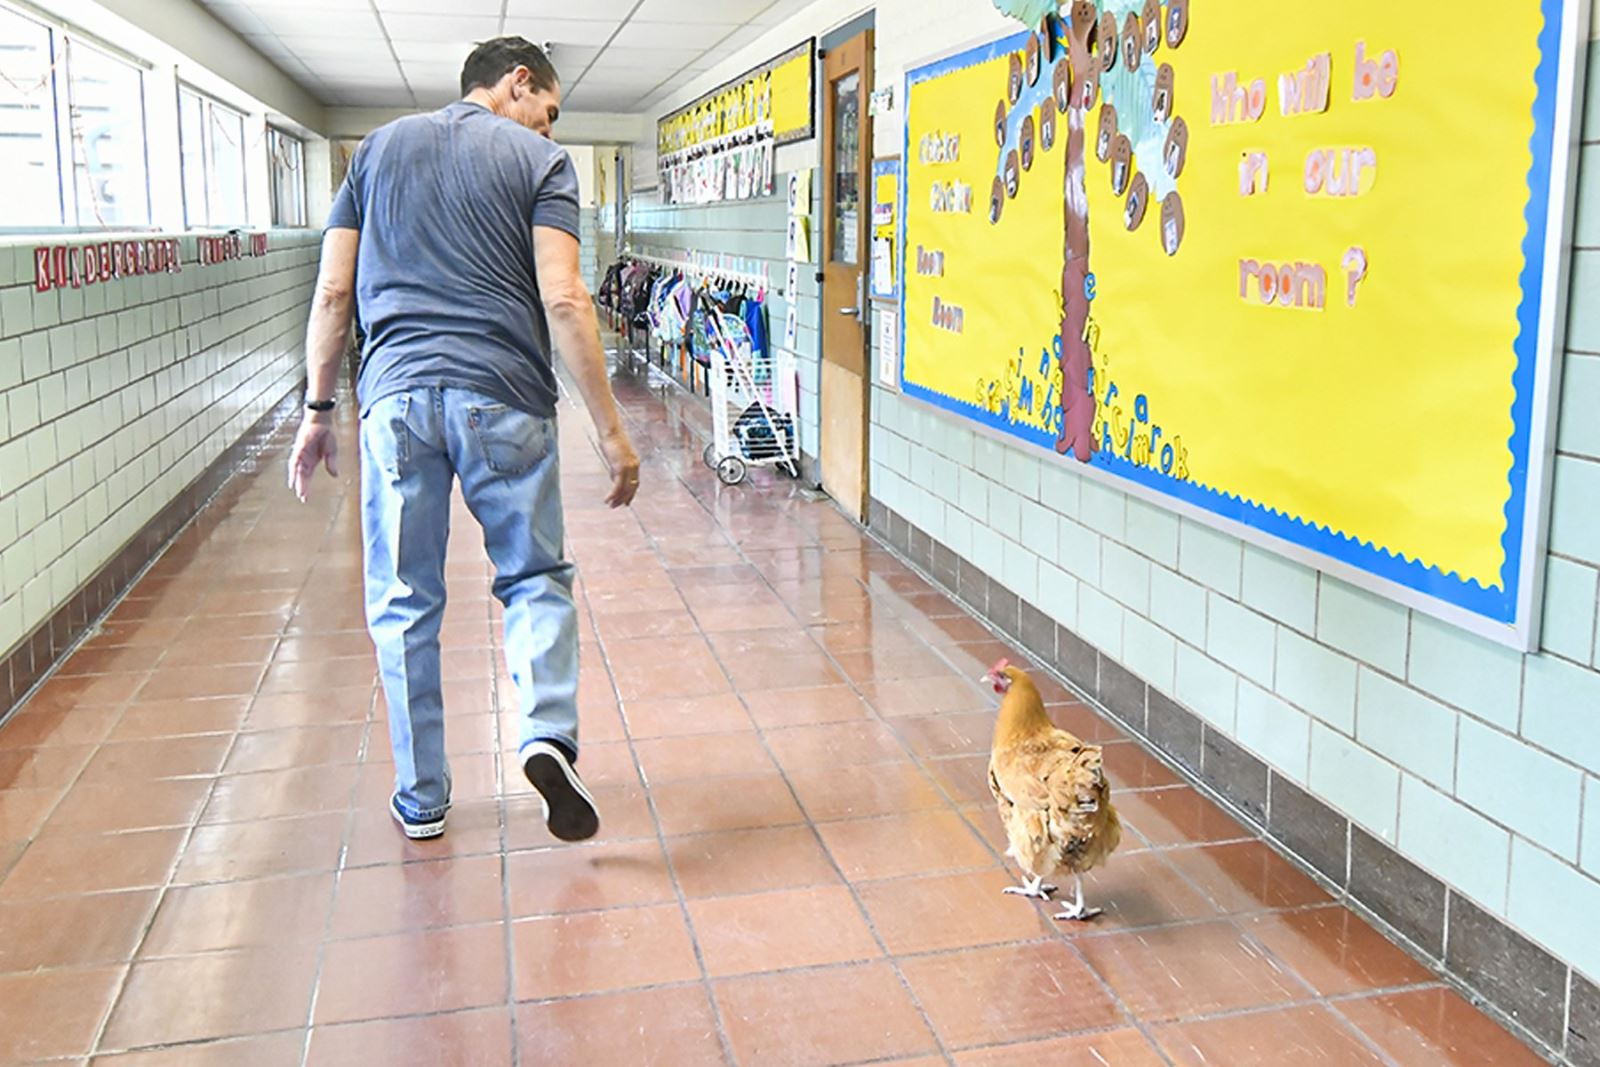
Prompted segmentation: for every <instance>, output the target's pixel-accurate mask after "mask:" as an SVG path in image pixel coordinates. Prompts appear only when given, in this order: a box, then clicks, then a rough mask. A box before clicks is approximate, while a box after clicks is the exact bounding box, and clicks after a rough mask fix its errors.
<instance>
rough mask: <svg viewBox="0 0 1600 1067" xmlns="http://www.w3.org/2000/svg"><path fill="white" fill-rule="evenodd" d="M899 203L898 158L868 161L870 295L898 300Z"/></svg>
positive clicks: (878, 298) (881, 298) (882, 298)
mask: <svg viewBox="0 0 1600 1067" xmlns="http://www.w3.org/2000/svg"><path fill="white" fill-rule="evenodd" d="M899 206H900V160H898V159H876V160H873V162H872V298H873V299H874V300H898V299H899V297H900V285H899V271H898V269H897V266H896V263H895V247H896V244H897V242H896V227H895V221H896V219H897V218H898V216H899Z"/></svg>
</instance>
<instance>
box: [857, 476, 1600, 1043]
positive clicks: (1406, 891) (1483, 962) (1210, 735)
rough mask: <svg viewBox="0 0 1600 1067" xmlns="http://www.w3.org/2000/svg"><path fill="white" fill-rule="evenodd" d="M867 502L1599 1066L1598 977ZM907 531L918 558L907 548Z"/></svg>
mask: <svg viewBox="0 0 1600 1067" xmlns="http://www.w3.org/2000/svg"><path fill="white" fill-rule="evenodd" d="M871 515H872V521H873V523H874V528H873V532H874V533H875V534H876V535H877V536H878V537H879V538H881V539H883V540H884V541H886V542H887V543H888V544H889V545H890V547H892V548H894V549H895V550H897V551H899V552H900V553H901V554H902V555H903V556H906V557H907V558H908V559H910V560H911V562H913V563H915V564H916V565H917V566H919V567H921V568H922V570H923V571H924V573H926V574H928V575H930V576H931V577H932V578H933V579H934V581H935V582H937V583H938V584H939V585H940V586H942V587H943V588H944V589H945V590H946V591H947V592H948V593H950V594H951V595H953V596H955V597H956V598H957V599H959V600H961V601H962V602H963V603H965V604H966V605H967V606H968V607H969V608H971V609H972V610H973V611H975V612H977V613H978V614H980V615H982V616H983V617H984V618H985V619H986V620H987V621H988V622H989V623H990V624H991V625H993V626H994V627H995V628H996V629H998V630H1001V631H1002V632H1003V633H1005V634H1006V635H1007V636H1008V637H1010V638H1011V639H1013V640H1016V641H1018V642H1019V643H1020V644H1021V645H1022V646H1023V647H1024V648H1026V649H1027V650H1028V651H1029V652H1030V653H1031V654H1033V655H1034V656H1035V657H1037V658H1038V659H1039V660H1041V661H1043V662H1044V663H1046V664H1047V665H1048V666H1050V667H1051V668H1053V669H1054V670H1055V671H1056V672H1057V673H1059V674H1060V675H1061V676H1063V677H1065V678H1066V679H1067V680H1068V681H1069V682H1071V683H1072V684H1073V686H1075V687H1076V688H1077V689H1079V690H1080V691H1081V692H1083V693H1084V694H1086V695H1087V696H1089V697H1090V698H1092V699H1093V700H1095V701H1097V702H1098V703H1099V704H1100V705H1101V706H1102V707H1104V708H1105V710H1106V711H1108V712H1110V714H1111V715H1112V716H1113V717H1114V718H1116V719H1118V720H1119V721H1121V722H1122V723H1123V724H1124V725H1126V726H1128V727H1129V728H1130V729H1132V730H1133V731H1134V732H1135V733H1137V734H1138V735H1139V736H1140V737H1141V739H1143V740H1144V741H1145V742H1146V743H1147V744H1149V745H1151V746H1152V747H1154V748H1155V749H1157V750H1159V751H1160V752H1162V753H1164V754H1165V755H1166V756H1167V758H1168V759H1169V760H1170V761H1171V762H1172V763H1174V764H1176V765H1177V766H1178V767H1179V768H1180V769H1181V770H1183V771H1185V772H1187V773H1188V774H1189V775H1190V776H1192V777H1193V778H1194V779H1196V780H1198V781H1200V782H1202V783H1204V784H1205V785H1207V786H1209V787H1210V788H1211V789H1212V790H1214V791H1215V792H1216V793H1217V794H1219V795H1220V796H1222V797H1223V798H1224V799H1225V800H1227V801H1228V802H1229V803H1230V804H1231V805H1232V806H1233V807H1234V808H1235V809H1236V810H1237V811H1238V812H1240V813H1242V814H1243V815H1244V816H1245V817H1246V818H1247V819H1253V820H1255V821H1256V822H1257V823H1259V824H1260V825H1261V826H1262V827H1263V828H1264V830H1265V835H1266V837H1267V840H1268V841H1269V842H1270V843H1272V844H1274V845H1275V846H1277V847H1278V848H1279V849H1280V850H1282V851H1284V852H1287V853H1289V854H1290V855H1291V856H1292V857H1294V858H1296V859H1298V860H1299V861H1300V862H1301V863H1303V864H1305V865H1306V866H1308V867H1310V868H1312V869H1314V870H1315V871H1317V872H1319V873H1320V874H1321V875H1322V876H1323V877H1324V878H1326V879H1327V880H1328V881H1329V882H1331V883H1332V884H1333V885H1334V887H1335V888H1336V889H1338V890H1342V891H1344V893H1345V894H1346V895H1347V897H1348V899H1350V900H1351V901H1353V902H1354V903H1356V904H1357V905H1359V906H1360V907H1361V908H1364V909H1366V910H1367V911H1368V912H1370V913H1371V914H1372V915H1374V916H1376V917H1377V918H1378V919H1379V920H1380V921H1381V922H1382V923H1384V924H1387V925H1388V926H1389V927H1390V928H1391V929H1392V930H1393V931H1394V932H1395V933H1396V934H1398V935H1399V936H1400V937H1401V938H1403V939H1405V940H1406V941H1409V942H1410V943H1411V945H1412V946H1413V948H1414V950H1415V951H1416V952H1417V953H1420V955H1421V957H1422V958H1423V959H1424V961H1425V962H1427V963H1429V964H1430V965H1431V966H1432V967H1433V968H1434V969H1435V970H1438V971H1440V972H1442V973H1443V974H1445V975H1446V976H1447V977H1449V978H1451V979H1453V980H1454V981H1456V982H1458V983H1460V984H1461V985H1463V986H1465V987H1466V988H1467V989H1468V990H1469V991H1471V992H1472V993H1474V994H1476V995H1477V996H1478V997H1480V998H1481V999H1482V1000H1483V1001H1484V1002H1486V1003H1487V1004H1488V1005H1489V1007H1490V1008H1491V1009H1492V1010H1494V1011H1496V1012H1499V1013H1500V1014H1501V1015H1502V1016H1504V1017H1508V1018H1510V1019H1511V1020H1513V1021H1514V1023H1515V1024H1516V1025H1517V1026H1519V1027H1521V1028H1522V1029H1523V1030H1524V1031H1526V1034H1528V1035H1532V1037H1533V1038H1534V1040H1535V1041H1536V1042H1543V1043H1544V1044H1545V1045H1547V1046H1548V1049H1554V1050H1556V1053H1557V1055H1558V1057H1559V1058H1560V1061H1561V1062H1562V1063H1566V1064H1570V1065H1571V1067H1600V987H1597V986H1596V985H1595V984H1594V983H1592V982H1590V981H1588V980H1587V979H1585V978H1584V977H1583V976H1582V975H1580V974H1578V973H1577V972H1576V971H1574V970H1573V969H1571V968H1570V967H1568V966H1567V965H1566V964H1564V963H1562V962H1561V961H1560V960H1558V959H1556V958H1555V957H1554V956H1552V955H1550V954H1549V953H1548V952H1545V951H1544V950H1543V949H1541V948H1539V947H1538V946H1537V945H1535V944H1533V943H1532V942H1531V941H1529V940H1528V939H1526V938H1524V937H1522V936H1521V935H1520V934H1518V933H1517V932H1516V931H1514V930H1512V929H1511V927H1510V926H1508V925H1507V924H1506V923H1504V922H1503V921H1502V920H1500V919H1499V918H1497V917H1495V916H1493V915H1490V914H1489V913H1487V912H1485V911H1483V910H1482V909H1481V908H1478V907H1476V906H1475V905H1473V904H1472V903H1470V902H1469V901H1467V900H1465V899H1464V898H1462V897H1461V896H1459V895H1457V894H1455V893H1453V892H1451V891H1450V890H1449V888H1448V887H1447V886H1446V885H1445V884H1444V883H1443V882H1441V881H1440V880H1439V879H1437V878H1435V877H1433V876H1432V875H1430V874H1428V873H1427V872H1426V871H1424V870H1422V868H1420V867H1418V866H1417V865H1416V864H1414V863H1412V862H1411V861H1410V860H1407V859H1406V858H1405V857H1403V856H1401V855H1400V853H1399V852H1397V851H1396V850H1395V849H1393V848H1391V847H1390V846H1389V845H1387V844H1385V843H1384V842H1382V841H1380V840H1378V839H1377V838H1375V837H1373V836H1372V835H1370V834H1368V833H1366V832H1365V831H1363V830H1361V829H1360V828H1359V827H1356V826H1355V825H1354V824H1352V823H1351V822H1350V820H1349V819H1347V818H1346V817H1345V816H1343V815H1341V814H1340V813H1339V812H1338V811H1336V810H1335V809H1334V808H1333V807H1331V806H1330V805H1328V804H1326V803H1325V802H1323V801H1322V800H1319V799H1318V798H1317V797H1314V796H1312V795H1311V794H1310V793H1308V792H1307V791H1306V790H1304V789H1302V788H1301V787H1300V786H1299V785H1297V784H1295V783H1294V782H1292V781H1290V780H1288V779H1287V778H1284V777H1283V776H1282V775H1280V774H1278V773H1277V772H1275V771H1273V770H1272V769H1271V768H1269V767H1268V766H1267V765H1266V764H1265V763H1264V762H1263V761H1262V760H1260V759H1258V758H1256V757H1255V756H1254V755H1252V754H1251V753H1250V752H1248V751H1247V750H1245V749H1244V748H1243V747H1242V746H1240V745H1239V744H1238V743H1237V742H1235V741H1234V740H1233V739H1232V738H1229V737H1227V736H1226V735H1225V734H1223V733H1221V732H1220V731H1218V730H1217V729H1215V728H1214V727H1212V726H1211V725H1210V724H1209V723H1207V722H1206V721H1205V720H1204V719H1202V718H1201V717H1200V716H1199V715H1196V714H1195V713H1194V712H1192V711H1190V710H1189V709H1188V708H1186V707H1184V706H1183V705H1182V704H1179V703H1178V702H1177V701H1175V700H1173V699H1172V698H1171V697H1169V696H1167V695H1166V694H1165V693H1162V692H1161V691H1160V690H1158V689H1155V688H1153V687H1151V686H1149V685H1147V684H1146V683H1145V682H1144V681H1143V680H1142V679H1140V678H1139V677H1138V676H1137V675H1135V674H1133V673H1132V672H1131V671H1129V670H1128V669H1127V668H1125V667H1123V666H1122V665H1121V664H1120V663H1118V662H1117V661H1115V660H1113V659H1112V658H1111V657H1109V656H1103V655H1101V654H1100V652H1099V650H1098V649H1096V648H1095V647H1094V646H1093V645H1091V644H1089V643H1088V642H1087V641H1085V640H1084V639H1083V638H1081V637H1079V636H1078V635H1077V634H1075V633H1073V632H1072V631H1071V630H1069V629H1068V628H1066V627H1064V626H1060V625H1058V624H1054V623H1053V622H1052V620H1051V619H1050V617H1049V616H1048V615H1046V614H1045V613H1044V612H1043V611H1042V610H1040V609H1039V608H1037V607H1036V606H1034V605H1032V604H1029V603H1028V602H1027V601H1024V600H1020V599H1019V598H1018V597H1017V596H1016V595H1015V594H1014V593H1012V592H1010V591H1009V590H1007V589H1004V588H1003V587H1001V586H1000V585H999V583H998V582H995V581H993V580H991V578H990V576H989V575H987V574H985V573H984V572H983V571H981V570H979V569H978V568H977V567H975V566H974V565H973V564H972V563H971V562H970V561H969V560H966V559H964V558H962V557H961V556H960V555H958V554H957V553H955V552H954V551H952V550H951V549H950V548H948V547H947V546H945V545H942V544H940V543H938V542H936V541H933V540H931V539H930V538H927V537H926V535H925V534H924V533H923V531H921V530H918V529H917V528H916V527H915V526H913V525H912V524H911V523H908V522H907V521H906V520H905V519H904V518H903V517H902V516H900V515H898V514H896V513H895V511H894V510H893V509H892V508H887V507H884V506H883V505H882V504H880V503H877V502H874V504H873V509H872V512H871ZM912 544H915V545H917V547H918V549H919V552H918V556H919V557H920V558H917V557H913V556H911V555H910V554H909V553H908V551H907V549H908V546H910V545H912ZM923 545H926V546H927V547H926V548H923V547H922V546H923ZM995 609H998V610H995ZM1052 627H1053V633H1052ZM1052 648H1053V655H1052V654H1051V653H1052ZM1546 1051H1547V1050H1546Z"/></svg>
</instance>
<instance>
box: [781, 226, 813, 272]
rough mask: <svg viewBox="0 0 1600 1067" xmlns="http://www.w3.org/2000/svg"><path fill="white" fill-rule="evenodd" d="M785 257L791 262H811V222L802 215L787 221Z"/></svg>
mask: <svg viewBox="0 0 1600 1067" xmlns="http://www.w3.org/2000/svg"><path fill="white" fill-rule="evenodd" d="M788 246H789V247H788V249H787V257H788V259H789V260H790V261H791V262H801V263H809V262H811V220H810V219H809V218H806V217H805V216H803V215H799V216H794V217H792V218H790V219H789V238H788Z"/></svg>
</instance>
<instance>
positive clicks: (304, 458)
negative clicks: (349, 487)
mask: <svg viewBox="0 0 1600 1067" xmlns="http://www.w3.org/2000/svg"><path fill="white" fill-rule="evenodd" d="M319 463H320V464H323V465H324V466H326V467H327V468H328V473H329V474H330V475H332V476H333V477H335V478H337V477H339V439H338V437H337V436H335V434H334V432H333V418H332V416H330V415H327V414H319V413H317V412H314V411H308V412H306V417H305V421H304V422H302V423H301V424H300V432H299V433H298V434H296V435H295V439H294V451H292V452H290V453H289V488H290V489H293V490H294V495H295V496H297V497H299V498H300V503H302V504H304V503H305V502H306V500H307V499H308V498H309V497H310V495H311V477H312V475H314V474H316V473H317V465H318V464H319Z"/></svg>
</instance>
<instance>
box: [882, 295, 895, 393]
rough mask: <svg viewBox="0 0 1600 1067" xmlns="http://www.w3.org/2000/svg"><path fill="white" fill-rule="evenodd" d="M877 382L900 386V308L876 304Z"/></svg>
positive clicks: (883, 384)
mask: <svg viewBox="0 0 1600 1067" xmlns="http://www.w3.org/2000/svg"><path fill="white" fill-rule="evenodd" d="M877 311H878V341H877V343H878V384H879V385H882V386H884V387H885V388H888V389H898V388H900V309H899V308H897V307H894V306H893V305H889V304H880V305H879V306H878V309H877Z"/></svg>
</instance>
